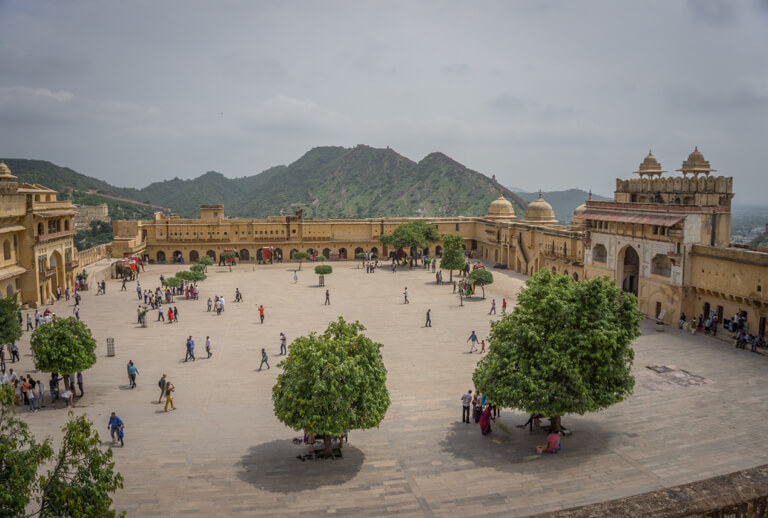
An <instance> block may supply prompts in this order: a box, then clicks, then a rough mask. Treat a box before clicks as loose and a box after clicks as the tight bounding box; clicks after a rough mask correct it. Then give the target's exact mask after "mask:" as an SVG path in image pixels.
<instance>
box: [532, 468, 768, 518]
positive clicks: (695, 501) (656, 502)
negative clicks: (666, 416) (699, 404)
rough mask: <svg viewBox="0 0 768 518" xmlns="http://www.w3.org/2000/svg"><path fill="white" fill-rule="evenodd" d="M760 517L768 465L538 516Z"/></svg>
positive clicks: (767, 492)
mask: <svg viewBox="0 0 768 518" xmlns="http://www.w3.org/2000/svg"><path fill="white" fill-rule="evenodd" d="M602 516H621V517H623V518H640V517H647V516H653V517H654V518H678V517H679V518H683V517H686V518H694V517H702V518H704V517H706V518H759V517H763V516H768V465H763V466H758V467H756V468H750V469H746V470H743V471H737V472H736V473H729V474H728V475H721V476H719V477H714V478H709V479H706V480H700V481H699V482H692V483H690V484H684V485H682V486H676V487H670V488H668V489H660V490H659V491H653V492H650V493H643V494H641V495H635V496H630V497H628V498H621V499H619V500H611V501H608V502H601V503H598V504H591V505H585V506H582V507H574V508H572V509H566V510H564V511H557V512H553V513H545V514H539V515H536V517H537V518H595V517H602Z"/></svg>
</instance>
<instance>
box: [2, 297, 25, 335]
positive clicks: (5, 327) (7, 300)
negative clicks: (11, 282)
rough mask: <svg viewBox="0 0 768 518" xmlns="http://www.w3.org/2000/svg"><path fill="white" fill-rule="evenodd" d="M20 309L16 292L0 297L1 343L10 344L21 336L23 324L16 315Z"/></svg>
mask: <svg viewBox="0 0 768 518" xmlns="http://www.w3.org/2000/svg"><path fill="white" fill-rule="evenodd" d="M18 310H19V299H18V298H17V296H16V293H14V294H13V296H11V297H3V298H1V299H0V344H10V343H13V342H15V341H16V340H18V339H19V338H21V324H20V323H19V319H18V317H17V316H16V314H17V311H18Z"/></svg>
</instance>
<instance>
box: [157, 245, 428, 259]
mask: <svg viewBox="0 0 768 518" xmlns="http://www.w3.org/2000/svg"><path fill="white" fill-rule="evenodd" d="M299 251H305V252H307V253H308V254H309V255H311V256H314V255H315V254H317V255H320V254H322V255H323V256H325V257H326V258H327V259H354V258H355V256H356V255H357V254H362V253H368V252H370V253H372V254H374V255H376V256H378V255H379V248H378V247H375V246H374V247H372V248H371V249H370V250H366V249H364V248H363V247H357V248H355V249H354V254H353V255H352V256H350V255H349V250H348V249H347V248H345V247H341V248H338V249H335V250H334V249H331V248H324V249H323V250H318V249H314V248H307V249H306V250H299V249H298V248H293V249H291V250H290V252H289V255H288V257H287V258H290V257H293V254H295V253H297V252H299ZM428 251H429V249H425V251H424V253H425V254H428V253H429V252H428ZM272 252H273V254H274V255H273V257H281V258H284V259H285V258H286V257H285V256H284V254H283V250H282V248H273V249H272ZM412 252H413V254H416V249H415V248H414V249H413V250H412ZM436 252H437V254H438V255H439V254H441V253H442V247H440V246H438V247H437V248H436ZM236 253H237V257H238V259H239V260H240V261H250V260H251V257H253V258H254V259H255V260H256V261H262V260H263V259H264V255H263V249H262V248H257V249H256V250H255V253H254V254H252V251H251V250H249V249H248V248H243V249H241V250H239V251H237V252H236ZM201 254H204V255H208V256H209V257H211V259H213V260H217V258H218V254H219V252H216V251H215V250H206V251H205V252H202V251H198V250H191V251H190V252H188V253H187V254H185V253H184V252H182V251H181V250H174V251H173V252H170V254H169V253H168V252H166V251H165V250H158V251H157V252H156V253H155V261H156V262H157V263H167V262H169V261H170V262H181V261H182V260H183V262H185V263H196V262H197V260H198V259H200V255H201Z"/></svg>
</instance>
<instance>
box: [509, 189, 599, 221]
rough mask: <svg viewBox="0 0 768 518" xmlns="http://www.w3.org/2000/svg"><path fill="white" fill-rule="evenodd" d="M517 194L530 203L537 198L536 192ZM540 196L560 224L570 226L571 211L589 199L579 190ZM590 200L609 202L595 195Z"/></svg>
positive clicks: (548, 193)
mask: <svg viewBox="0 0 768 518" xmlns="http://www.w3.org/2000/svg"><path fill="white" fill-rule="evenodd" d="M517 194H519V195H520V197H521V198H523V199H524V200H525V201H527V202H532V201H533V200H535V199H537V198H538V197H539V193H538V192H518V193H517ZM541 194H542V196H543V197H544V199H545V200H546V201H547V203H549V204H550V205H552V210H554V211H555V217H556V218H557V220H558V221H559V222H560V223H562V224H570V222H571V217H572V216H573V211H574V210H575V209H576V207H578V206H579V205H581V204H582V203H584V202H585V201H586V199H587V198H589V193H588V192H587V191H582V190H581V189H568V190H566V191H549V192H542V193H541ZM592 199H593V200H597V201H605V200H610V198H606V197H604V196H599V195H597V194H593V195H592Z"/></svg>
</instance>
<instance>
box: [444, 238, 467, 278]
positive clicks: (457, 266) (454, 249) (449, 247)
mask: <svg viewBox="0 0 768 518" xmlns="http://www.w3.org/2000/svg"><path fill="white" fill-rule="evenodd" d="M463 244H464V238H463V237H461V236H460V235H458V234H445V235H443V257H442V258H441V259H440V268H443V269H445V270H449V271H450V272H451V280H453V270H461V269H462V268H464V265H466V264H467V263H466V261H465V260H464V249H463V248H462V247H461V245H463Z"/></svg>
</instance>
